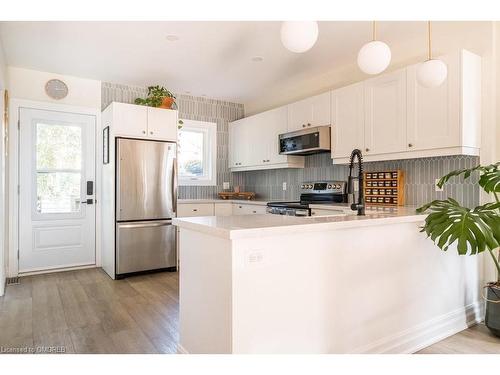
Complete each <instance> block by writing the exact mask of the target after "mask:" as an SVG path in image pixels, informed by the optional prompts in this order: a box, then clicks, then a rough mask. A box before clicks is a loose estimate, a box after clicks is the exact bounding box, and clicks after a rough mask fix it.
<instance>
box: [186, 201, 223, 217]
mask: <svg viewBox="0 0 500 375" xmlns="http://www.w3.org/2000/svg"><path fill="white" fill-rule="evenodd" d="M213 215H214V204H213V203H182V204H178V205H177V217H192V216H213Z"/></svg>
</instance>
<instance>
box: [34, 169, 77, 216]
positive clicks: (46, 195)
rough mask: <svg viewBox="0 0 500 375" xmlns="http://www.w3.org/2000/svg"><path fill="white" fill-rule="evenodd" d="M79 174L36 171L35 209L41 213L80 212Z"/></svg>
mask: <svg viewBox="0 0 500 375" xmlns="http://www.w3.org/2000/svg"><path fill="white" fill-rule="evenodd" d="M81 185H82V184H81V174H80V173H72V172H37V174H36V187H37V199H36V210H37V212H39V213H42V214H53V213H72V212H80V207H81V206H80V196H81V191H80V189H81Z"/></svg>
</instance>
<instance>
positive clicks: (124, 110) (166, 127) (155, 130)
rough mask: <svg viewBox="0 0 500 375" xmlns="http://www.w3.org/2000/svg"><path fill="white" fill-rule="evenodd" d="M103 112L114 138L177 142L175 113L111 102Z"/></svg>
mask: <svg viewBox="0 0 500 375" xmlns="http://www.w3.org/2000/svg"><path fill="white" fill-rule="evenodd" d="M104 112H106V113H107V114H108V115H109V116H106V118H109V119H111V122H112V124H111V123H110V124H109V125H112V126H113V132H114V134H115V136H118V137H130V138H142V139H155V140H165V141H173V142H176V141H177V111H174V110H171V109H163V108H151V107H146V106H141V105H135V104H127V103H118V102H113V103H111V104H110V105H109V106H108V107H107V108H106V109H105V110H104ZM109 125H107V124H103V127H106V126H109Z"/></svg>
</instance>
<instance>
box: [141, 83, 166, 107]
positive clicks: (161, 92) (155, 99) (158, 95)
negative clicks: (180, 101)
mask: <svg viewBox="0 0 500 375" xmlns="http://www.w3.org/2000/svg"><path fill="white" fill-rule="evenodd" d="M163 98H173V99H174V100H175V96H174V94H173V93H172V92H171V91H169V90H167V89H166V88H165V87H163V86H149V87H148V96H147V97H146V98H145V99H144V98H136V99H135V101H134V103H135V104H139V105H146V106H148V107H159V106H160V105H161V101H162V99H163Z"/></svg>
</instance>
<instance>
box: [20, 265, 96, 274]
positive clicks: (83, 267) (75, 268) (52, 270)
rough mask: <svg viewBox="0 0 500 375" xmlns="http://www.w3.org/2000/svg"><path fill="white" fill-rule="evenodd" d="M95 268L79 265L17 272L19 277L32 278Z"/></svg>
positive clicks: (94, 266) (93, 266)
mask: <svg viewBox="0 0 500 375" xmlns="http://www.w3.org/2000/svg"><path fill="white" fill-rule="evenodd" d="M96 267H98V266H96V265H95V264H85V265H81V266H71V267H58V268H47V269H44V270H38V271H26V272H19V277H23V276H32V275H41V274H46V273H55V272H65V271H75V270H84V269H87V268H96Z"/></svg>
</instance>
